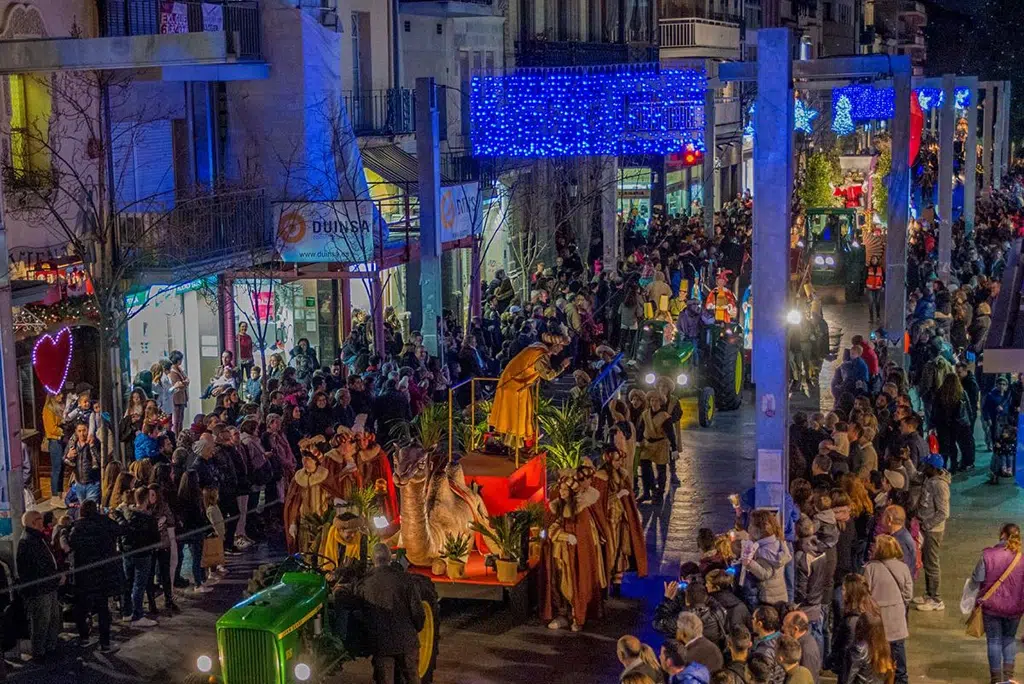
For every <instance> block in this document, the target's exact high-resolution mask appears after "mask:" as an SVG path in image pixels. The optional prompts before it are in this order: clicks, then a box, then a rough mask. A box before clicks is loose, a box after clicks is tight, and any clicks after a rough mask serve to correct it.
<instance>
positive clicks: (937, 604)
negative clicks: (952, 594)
mask: <svg viewBox="0 0 1024 684" xmlns="http://www.w3.org/2000/svg"><path fill="white" fill-rule="evenodd" d="M917 609H918V610H923V611H932V610H945V609H946V604H945V603H943V602H942V601H936V600H935V599H933V598H931V597H930V596H929V597H928V598H927V599H926V600H925V602H924V603H919V604H917Z"/></svg>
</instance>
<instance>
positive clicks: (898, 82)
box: [885, 56, 911, 362]
mask: <svg viewBox="0 0 1024 684" xmlns="http://www.w3.org/2000/svg"><path fill="white" fill-rule="evenodd" d="M892 66H893V89H894V91H895V92H894V94H893V98H894V100H895V111H894V112H893V120H892V127H891V129H892V169H891V171H890V172H889V207H888V212H887V213H888V216H889V230H888V233H887V234H886V246H885V329H886V332H887V333H888V335H889V343H890V348H889V355H890V358H893V359H895V360H896V361H897V362H902V359H903V333H904V331H905V330H906V325H907V321H906V309H907V223H908V222H909V220H910V97H911V88H910V78H911V69H910V58H909V57H906V56H899V57H893V58H892Z"/></svg>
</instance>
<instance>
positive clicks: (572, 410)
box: [538, 401, 592, 472]
mask: <svg viewBox="0 0 1024 684" xmlns="http://www.w3.org/2000/svg"><path fill="white" fill-rule="evenodd" d="M538 420H539V421H540V428H541V433H542V436H541V446H542V448H543V449H544V450H545V451H546V452H547V465H548V470H550V471H552V472H558V471H560V470H564V469H566V468H568V469H572V470H575V469H576V468H578V467H579V465H580V462H581V461H582V459H583V457H584V456H585V455H586V454H587V453H588V452H589V450H590V449H591V442H592V439H591V438H590V436H589V431H588V429H587V428H588V427H589V421H590V415H589V412H588V411H587V409H586V408H584V407H583V406H581V405H580V404H579V403H577V402H571V401H570V402H566V403H565V404H563V405H562V406H556V405H554V404H548V405H546V406H544V407H542V409H541V410H539V411H538Z"/></svg>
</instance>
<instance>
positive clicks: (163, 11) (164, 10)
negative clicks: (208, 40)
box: [160, 2, 188, 33]
mask: <svg viewBox="0 0 1024 684" xmlns="http://www.w3.org/2000/svg"><path fill="white" fill-rule="evenodd" d="M160 33H188V6H187V5H186V4H185V3H183V2H164V3H162V4H161V5H160Z"/></svg>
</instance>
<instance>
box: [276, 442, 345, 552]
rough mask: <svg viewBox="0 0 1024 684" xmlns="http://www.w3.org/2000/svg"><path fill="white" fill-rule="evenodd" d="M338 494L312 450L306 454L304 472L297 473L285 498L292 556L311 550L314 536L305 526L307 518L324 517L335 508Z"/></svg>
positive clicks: (285, 522)
mask: <svg viewBox="0 0 1024 684" xmlns="http://www.w3.org/2000/svg"><path fill="white" fill-rule="evenodd" d="M335 496H336V492H334V491H333V483H332V482H331V480H330V475H329V473H328V472H327V469H326V468H324V467H323V466H321V465H320V464H319V462H318V461H317V458H316V456H315V455H314V454H313V452H311V451H306V450H303V452H302V469H301V470H299V471H298V472H296V473H295V475H294V476H293V477H292V481H291V483H290V484H289V485H288V493H287V494H285V497H284V529H285V541H286V542H287V544H288V553H297V552H306V551H311V550H315V549H310V544H311V543H312V541H313V534H311V533H310V530H309V529H308V526H305V525H303V524H302V518H303V517H304V516H307V515H315V516H318V517H319V516H322V515H323V514H324V513H326V512H327V509H328V508H330V506H331V501H333V500H334V498H335Z"/></svg>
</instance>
